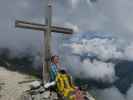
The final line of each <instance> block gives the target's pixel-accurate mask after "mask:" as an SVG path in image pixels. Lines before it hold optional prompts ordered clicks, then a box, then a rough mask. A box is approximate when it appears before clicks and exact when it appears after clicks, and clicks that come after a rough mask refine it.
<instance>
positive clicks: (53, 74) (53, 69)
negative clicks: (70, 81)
mask: <svg viewBox="0 0 133 100" xmlns="http://www.w3.org/2000/svg"><path fill="white" fill-rule="evenodd" d="M57 72H58V69H57V65H56V64H51V66H50V81H55V78H56V75H57Z"/></svg>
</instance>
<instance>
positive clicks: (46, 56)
mask: <svg viewBox="0 0 133 100" xmlns="http://www.w3.org/2000/svg"><path fill="white" fill-rule="evenodd" d="M47 2H48V5H47V8H46V10H47V11H46V12H47V14H46V15H45V16H46V17H45V23H46V25H47V30H46V32H45V33H44V44H45V46H44V59H43V82H44V83H45V82H46V81H48V79H49V66H50V57H51V23H52V2H51V0H48V1H47Z"/></svg>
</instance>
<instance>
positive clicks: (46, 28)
mask: <svg viewBox="0 0 133 100" xmlns="http://www.w3.org/2000/svg"><path fill="white" fill-rule="evenodd" d="M47 2H48V5H47V8H46V9H47V10H46V12H47V14H46V16H45V23H46V24H44V25H42V24H38V23H32V22H27V21H19V20H16V22H15V26H16V27H18V28H25V29H33V30H37V31H43V32H44V53H43V54H44V55H43V75H42V77H43V83H45V82H47V81H48V79H49V66H50V58H51V47H50V44H51V32H57V33H64V34H72V33H73V30H72V29H69V28H63V27H58V26H52V25H51V24H52V1H51V0H47Z"/></svg>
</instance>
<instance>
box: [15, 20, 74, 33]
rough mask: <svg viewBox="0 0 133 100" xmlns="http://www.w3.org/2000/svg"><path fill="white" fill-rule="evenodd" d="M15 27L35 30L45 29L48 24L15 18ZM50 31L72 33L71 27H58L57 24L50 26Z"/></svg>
mask: <svg viewBox="0 0 133 100" xmlns="http://www.w3.org/2000/svg"><path fill="white" fill-rule="evenodd" d="M15 27H19V28H25V29H33V30H37V31H46V30H47V27H48V26H47V25H42V24H38V23H33V22H28V21H20V20H16V21H15ZM51 31H52V32H56V33H64V34H72V33H73V30H72V29H69V28H64V27H58V26H52V27H51Z"/></svg>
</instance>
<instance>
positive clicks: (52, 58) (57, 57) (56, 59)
mask: <svg viewBox="0 0 133 100" xmlns="http://www.w3.org/2000/svg"><path fill="white" fill-rule="evenodd" d="M51 62H52V63H54V64H57V63H59V56H57V55H54V56H52V57H51Z"/></svg>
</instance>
